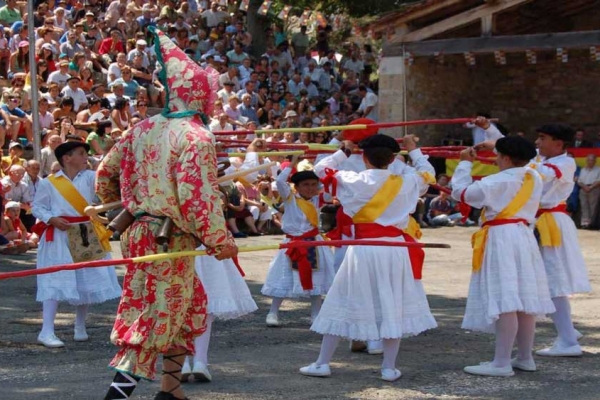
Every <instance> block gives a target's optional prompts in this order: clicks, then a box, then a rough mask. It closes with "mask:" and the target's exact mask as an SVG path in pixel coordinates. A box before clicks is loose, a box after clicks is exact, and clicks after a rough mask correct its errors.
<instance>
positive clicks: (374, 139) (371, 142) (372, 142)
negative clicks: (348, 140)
mask: <svg viewBox="0 0 600 400" xmlns="http://www.w3.org/2000/svg"><path fill="white" fill-rule="evenodd" d="M358 147H359V148H361V149H363V150H365V149H372V148H374V147H386V148H388V149H390V150H392V151H393V152H394V153H397V152H399V151H400V145H399V144H398V142H396V139H394V138H393V137H390V136H387V135H383V134H377V135H373V136H369V137H368V138H366V139H363V140H361V141H360V143H358Z"/></svg>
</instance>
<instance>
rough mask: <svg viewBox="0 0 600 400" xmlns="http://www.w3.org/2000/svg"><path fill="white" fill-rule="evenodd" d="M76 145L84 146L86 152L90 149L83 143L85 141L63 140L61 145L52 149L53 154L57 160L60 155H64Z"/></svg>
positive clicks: (76, 146)
mask: <svg viewBox="0 0 600 400" xmlns="http://www.w3.org/2000/svg"><path fill="white" fill-rule="evenodd" d="M78 147H83V148H85V151H86V152H88V151H90V145H89V144H87V143H85V142H78V141H77V142H75V141H74V142H65V143H63V144H61V145H59V146H58V147H57V148H56V149H54V155H55V156H56V159H57V160H60V159H61V158H62V156H64V155H65V154H67V153H68V152H70V151H71V150H73V149H76V148H78Z"/></svg>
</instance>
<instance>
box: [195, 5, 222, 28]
mask: <svg viewBox="0 0 600 400" xmlns="http://www.w3.org/2000/svg"><path fill="white" fill-rule="evenodd" d="M200 16H201V17H202V18H204V19H206V26H207V28H209V29H210V28H214V27H216V26H217V25H218V24H219V22H224V21H225V19H227V13H225V12H223V11H219V2H217V1H213V2H212V3H211V4H210V10H206V11H204V12H203V13H202V14H200Z"/></svg>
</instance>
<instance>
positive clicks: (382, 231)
mask: <svg viewBox="0 0 600 400" xmlns="http://www.w3.org/2000/svg"><path fill="white" fill-rule="evenodd" d="M399 236H402V238H404V241H406V242H409V243H416V242H417V241H416V240H415V239H414V238H413V237H412V236H410V235H409V234H408V233H406V232H404V231H403V230H402V229H399V228H396V227H395V226H384V225H379V224H376V223H359V224H354V238H355V239H375V238H380V237H399ZM408 257H409V258H410V265H411V267H412V271H413V277H414V278H415V279H417V280H420V279H421V277H422V273H423V261H424V260H425V252H424V251H423V249H421V248H418V247H412V248H409V249H408Z"/></svg>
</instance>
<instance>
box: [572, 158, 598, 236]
mask: <svg viewBox="0 0 600 400" xmlns="http://www.w3.org/2000/svg"><path fill="white" fill-rule="evenodd" d="M577 185H578V186H579V202H580V204H581V227H582V228H587V227H589V226H590V224H592V223H593V222H594V220H595V219H596V215H597V214H598V200H599V199H600V167H599V166H597V165H596V155H595V154H588V156H587V158H586V160H585V167H583V168H581V172H580V173H579V179H577Z"/></svg>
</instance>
